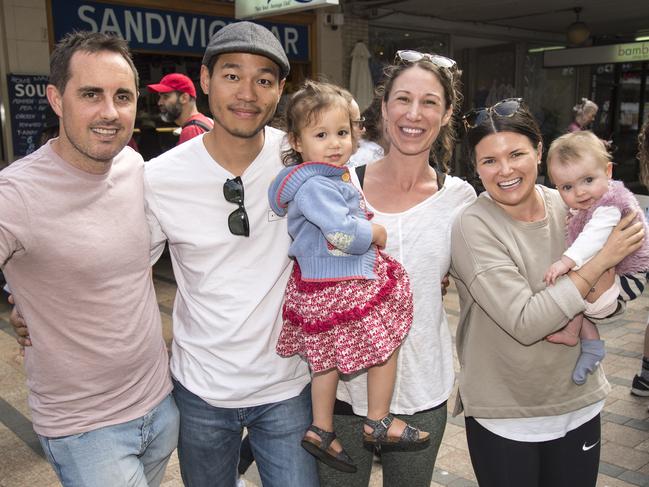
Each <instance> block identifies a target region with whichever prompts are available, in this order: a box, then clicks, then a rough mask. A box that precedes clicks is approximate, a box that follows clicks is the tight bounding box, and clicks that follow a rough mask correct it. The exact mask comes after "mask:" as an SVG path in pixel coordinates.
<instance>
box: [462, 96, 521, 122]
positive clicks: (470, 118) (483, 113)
mask: <svg viewBox="0 0 649 487" xmlns="http://www.w3.org/2000/svg"><path fill="white" fill-rule="evenodd" d="M522 104H523V99H522V98H507V99H505V100H501V101H499V102H498V103H496V104H495V105H492V106H490V107H483V108H475V109H473V110H470V111H468V112H466V113H465V114H464V115H462V122H464V128H465V129H466V130H469V129H473V128H476V127H477V126H478V125H481V124H482V122H484V121H485V120H487V119H488V118H490V117H492V116H493V115H494V114H496V115H498V116H499V117H511V116H513V115H514V114H515V113H516V112H517V111H518V110H519V109H520V108H521V106H522Z"/></svg>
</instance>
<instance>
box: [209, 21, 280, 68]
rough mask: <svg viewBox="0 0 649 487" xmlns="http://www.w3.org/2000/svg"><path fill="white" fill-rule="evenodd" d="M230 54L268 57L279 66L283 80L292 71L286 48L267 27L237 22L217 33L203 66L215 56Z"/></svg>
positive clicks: (211, 39) (211, 41)
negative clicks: (240, 53)
mask: <svg viewBox="0 0 649 487" xmlns="http://www.w3.org/2000/svg"><path fill="white" fill-rule="evenodd" d="M228 52H244V53H248V54H259V55H260V56H264V57H267V58H268V59H270V60H271V61H274V62H275V63H277V65H278V66H279V72H280V73H279V74H280V78H281V79H284V78H286V77H287V76H288V73H289V71H290V70H291V66H290V64H289V63H288V58H287V57H286V53H285V52H284V48H283V47H282V45H281V44H280V42H279V40H277V37H275V36H274V35H273V33H272V32H271V31H269V30H268V29H267V28H266V27H262V26H261V25H259V24H255V23H254V22H235V23H233V24H228V25H226V26H225V27H222V28H221V29H219V30H218V31H217V32H215V33H214V35H213V36H212V37H211V38H210V42H209V44H208V45H207V48H206V49H205V55H204V56H203V64H204V65H206V66H208V65H209V63H210V60H211V59H212V58H213V57H214V56H218V55H219V54H225V53H228Z"/></svg>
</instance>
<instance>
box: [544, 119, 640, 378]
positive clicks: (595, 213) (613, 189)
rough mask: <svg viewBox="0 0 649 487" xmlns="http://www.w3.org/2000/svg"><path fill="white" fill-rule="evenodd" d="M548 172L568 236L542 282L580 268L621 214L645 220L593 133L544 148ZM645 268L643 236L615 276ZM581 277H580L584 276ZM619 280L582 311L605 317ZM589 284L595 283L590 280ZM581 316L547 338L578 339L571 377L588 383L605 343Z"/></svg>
mask: <svg viewBox="0 0 649 487" xmlns="http://www.w3.org/2000/svg"><path fill="white" fill-rule="evenodd" d="M547 164H548V172H549V174H550V177H551V178H552V181H553V182H554V184H556V186H557V189H558V190H559V194H560V195H561V198H562V199H563V201H564V202H565V203H566V205H568V206H569V207H570V216H569V217H568V222H567V228H566V234H567V243H568V245H569V248H568V249H567V250H566V251H565V252H564V253H563V255H562V256H561V259H560V260H558V261H557V262H555V263H554V264H552V265H551V266H550V268H549V269H548V271H547V272H546V274H545V282H546V284H554V282H555V281H556V279H557V277H559V276H561V275H563V274H566V273H567V272H568V271H569V270H571V269H572V270H574V271H575V272H576V274H577V275H578V276H580V277H581V275H580V274H579V271H578V269H579V268H580V267H581V266H582V265H584V263H585V262H587V261H588V260H590V259H591V258H592V257H593V256H594V255H595V254H596V253H597V252H599V250H600V249H601V248H602V246H603V245H604V243H605V242H606V240H607V239H608V236H609V235H610V233H611V231H612V230H613V228H614V227H615V225H617V224H618V222H619V221H620V219H621V217H622V216H624V215H626V214H627V213H628V212H629V211H636V212H637V213H638V218H641V219H643V220H644V217H643V213H642V211H641V210H640V207H639V205H638V203H637V201H636V199H635V197H634V196H633V193H631V192H630V191H629V190H628V189H626V188H625V187H624V185H623V184H622V183H621V182H619V181H612V180H611V174H612V162H611V159H610V155H609V153H608V152H607V151H606V147H605V145H604V143H603V142H602V141H601V140H600V139H599V138H598V137H596V136H595V135H594V134H593V133H592V132H589V131H581V132H573V133H570V134H566V135H563V136H561V137H559V138H558V139H557V140H555V141H554V142H553V143H552V145H551V146H550V150H549V151H548V158H547ZM647 269H649V242H648V241H647V239H646V238H645V241H644V244H643V246H642V247H641V248H640V250H638V251H636V252H635V253H633V254H631V255H629V256H628V257H626V258H625V259H624V260H623V261H622V262H620V263H619V264H618V265H617V266H616V268H615V273H616V274H617V275H621V274H629V273H634V272H645V271H646V270H647ZM582 279H583V278H582ZM618 281H619V280H618V279H617V278H616V283H615V284H614V285H613V286H612V287H611V288H610V289H608V290H607V291H606V292H605V293H604V294H602V296H601V297H600V298H598V299H597V301H595V302H594V303H589V302H588V301H586V311H585V312H584V315H585V316H586V317H588V316H590V317H593V318H604V317H606V316H608V315H610V314H612V313H613V312H614V311H615V310H616V308H617V297H618V295H619V286H618V284H617V283H618ZM589 284H590V285H591V287H592V286H593V285H594V284H595V283H589ZM584 315H581V314H580V315H578V316H576V317H575V318H574V319H573V320H572V321H570V322H569V323H568V324H567V325H566V326H565V327H564V328H563V329H562V330H560V331H559V332H557V333H554V334H552V335H550V336H548V337H547V339H548V340H549V341H551V342H552V343H562V344H565V345H570V346H574V345H576V344H577V342H578V341H579V339H581V355H580V356H579V359H578V360H577V365H576V367H575V370H574V372H573V375H572V378H573V380H574V381H575V383H577V384H583V383H584V382H586V374H588V373H592V371H593V370H594V369H595V367H597V365H598V364H599V362H600V361H601V360H602V359H603V358H604V355H605V351H604V342H603V341H602V340H600V339H599V332H598V331H597V328H596V327H595V325H594V324H592V323H591V322H590V321H589V320H588V319H586V318H584Z"/></svg>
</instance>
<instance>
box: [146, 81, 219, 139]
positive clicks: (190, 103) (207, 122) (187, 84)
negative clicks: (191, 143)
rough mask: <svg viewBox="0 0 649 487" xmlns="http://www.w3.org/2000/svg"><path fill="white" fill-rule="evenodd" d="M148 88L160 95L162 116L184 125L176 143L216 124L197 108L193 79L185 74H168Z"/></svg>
mask: <svg viewBox="0 0 649 487" xmlns="http://www.w3.org/2000/svg"><path fill="white" fill-rule="evenodd" d="M147 88H148V89H149V91H152V92H153V93H158V95H159V96H160V98H159V99H158V108H159V109H160V118H162V120H163V121H165V122H173V123H175V124H176V125H178V126H179V127H182V130H181V132H180V138H179V139H178V143H177V144H176V145H180V144H182V143H183V142H186V141H188V140H189V139H192V138H194V137H196V136H197V135H200V134H202V133H204V132H208V131H209V130H211V129H212V127H213V126H214V122H213V121H212V119H210V118H208V117H206V116H205V115H203V114H202V113H201V112H199V111H198V109H197V108H196V88H195V87H194V83H193V82H192V80H191V79H189V78H188V77H187V76H185V75H184V74H180V73H171V74H168V75H166V76H165V77H164V78H162V79H161V80H160V83H157V84H152V85H148V86H147Z"/></svg>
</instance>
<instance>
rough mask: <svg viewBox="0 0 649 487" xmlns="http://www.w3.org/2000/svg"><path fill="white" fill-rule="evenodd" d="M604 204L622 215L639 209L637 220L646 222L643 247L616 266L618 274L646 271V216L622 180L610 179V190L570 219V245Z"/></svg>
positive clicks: (648, 250)
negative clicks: (612, 207) (616, 209)
mask: <svg viewBox="0 0 649 487" xmlns="http://www.w3.org/2000/svg"><path fill="white" fill-rule="evenodd" d="M602 206H614V207H616V208H618V209H619V210H620V211H621V212H622V216H624V215H626V214H627V213H629V212H630V211H633V210H635V211H637V212H638V216H637V217H636V220H637V221H642V222H644V225H645V239H644V242H643V243H642V247H640V249H638V250H637V251H635V252H634V253H632V254H631V255H629V256H627V257H625V258H624V259H623V260H622V262H620V263H619V264H618V265H617V266H616V267H615V273H616V274H618V275H623V274H632V273H635V272H646V271H647V270H649V238H647V236H648V235H649V232H648V231H647V222H646V220H645V218H644V213H643V211H642V209H641V208H640V205H638V201H637V200H636V199H635V196H633V193H632V192H631V191H629V190H628V189H626V188H625V187H624V184H622V183H621V182H620V181H610V183H609V190H608V191H607V192H606V193H604V196H602V197H601V198H600V199H599V200H598V201H597V202H596V203H595V204H594V205H593V206H591V207H590V208H589V209H587V210H579V211H577V212H576V213H574V214H573V215H571V216H570V217H569V219H568V224H567V227H566V242H567V244H568V245H569V246H570V245H572V243H573V242H574V241H575V239H576V238H577V236H578V235H579V234H580V233H581V231H582V230H583V229H584V226H585V225H586V223H588V222H589V221H590V219H591V218H592V216H593V212H594V211H595V210H596V209H597V208H600V207H602Z"/></svg>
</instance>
